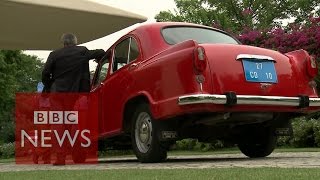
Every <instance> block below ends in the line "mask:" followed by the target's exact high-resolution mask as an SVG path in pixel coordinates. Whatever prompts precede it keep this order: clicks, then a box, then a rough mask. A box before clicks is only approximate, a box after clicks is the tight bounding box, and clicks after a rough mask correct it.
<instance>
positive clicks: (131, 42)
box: [112, 38, 139, 72]
mask: <svg viewBox="0 0 320 180" xmlns="http://www.w3.org/2000/svg"><path fill="white" fill-rule="evenodd" d="M138 56H139V47H138V43H137V42H136V40H135V39H134V38H127V39H125V40H123V41H121V42H120V43H119V44H118V45H117V46H116V47H115V49H114V57H113V64H112V65H113V68H112V70H113V72H115V71H117V70H118V69H120V68H122V67H123V66H125V65H127V64H128V63H130V62H131V61H134V60H136V59H137V57H138Z"/></svg>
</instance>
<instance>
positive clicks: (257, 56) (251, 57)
mask: <svg viewBox="0 0 320 180" xmlns="http://www.w3.org/2000/svg"><path fill="white" fill-rule="evenodd" d="M241 59H257V60H268V61H275V60H274V59H273V58H272V57H270V56H263V55H254V54H239V55H238V56H237V58H236V60H241Z"/></svg>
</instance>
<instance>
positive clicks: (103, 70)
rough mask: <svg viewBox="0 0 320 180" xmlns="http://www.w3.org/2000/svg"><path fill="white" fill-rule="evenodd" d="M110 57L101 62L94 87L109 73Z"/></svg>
mask: <svg viewBox="0 0 320 180" xmlns="http://www.w3.org/2000/svg"><path fill="white" fill-rule="evenodd" d="M108 60H109V59H105V60H103V61H102V62H101V64H100V65H99V66H98V67H97V72H96V78H95V81H94V87H96V86H98V85H99V84H100V83H101V82H103V81H104V80H105V79H106V77H107V74H108V69H109V61H108Z"/></svg>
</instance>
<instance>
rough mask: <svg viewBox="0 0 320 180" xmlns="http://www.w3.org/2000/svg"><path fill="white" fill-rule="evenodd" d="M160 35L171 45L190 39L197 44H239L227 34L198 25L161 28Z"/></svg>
mask: <svg viewBox="0 0 320 180" xmlns="http://www.w3.org/2000/svg"><path fill="white" fill-rule="evenodd" d="M162 36H163V38H164V39H165V41H166V42H167V43H168V44H171V45H173V44H177V43H180V42H183V41H186V40H190V39H192V40H195V41H197V42H198V43H199V44H203V43H214V44H217V43H223V44H239V43H238V41H237V40H235V39H234V38H233V37H231V36H229V35H227V34H224V33H222V32H219V31H215V30H212V29H206V28H199V27H167V28H164V29H163V30H162Z"/></svg>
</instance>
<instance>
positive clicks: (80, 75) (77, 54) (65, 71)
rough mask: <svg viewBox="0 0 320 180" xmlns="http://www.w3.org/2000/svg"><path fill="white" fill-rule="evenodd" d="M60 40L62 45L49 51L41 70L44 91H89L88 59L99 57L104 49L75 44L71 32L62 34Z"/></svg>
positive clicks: (74, 38) (103, 52)
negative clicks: (93, 48) (90, 48)
mask: <svg viewBox="0 0 320 180" xmlns="http://www.w3.org/2000/svg"><path fill="white" fill-rule="evenodd" d="M61 40H62V43H63V45H64V47H63V48H60V49H58V50H55V51H52V52H51V53H50V55H49V57H48V59H47V62H46V64H45V66H44V69H43V71H42V82H43V83H44V85H45V89H46V92H48V91H50V92H89V91H90V71H89V60H91V59H97V60H99V59H101V58H102V57H103V56H104V55H105V51H104V50H102V49H98V50H88V49H87V48H86V47H84V46H77V37H76V36H75V35H73V34H64V35H63V36H62V38H61Z"/></svg>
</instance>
